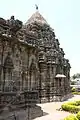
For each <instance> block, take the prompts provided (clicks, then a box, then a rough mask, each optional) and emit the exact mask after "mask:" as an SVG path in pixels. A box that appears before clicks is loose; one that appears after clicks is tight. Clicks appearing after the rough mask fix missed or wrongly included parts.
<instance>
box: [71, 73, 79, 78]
mask: <svg viewBox="0 0 80 120" xmlns="http://www.w3.org/2000/svg"><path fill="white" fill-rule="evenodd" d="M76 78H80V73H76V74H74V75H73V76H72V79H76Z"/></svg>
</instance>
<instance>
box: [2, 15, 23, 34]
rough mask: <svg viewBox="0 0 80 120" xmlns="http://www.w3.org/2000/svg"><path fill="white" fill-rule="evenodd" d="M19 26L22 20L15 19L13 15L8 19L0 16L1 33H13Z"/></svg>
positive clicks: (20, 26)
mask: <svg viewBox="0 0 80 120" xmlns="http://www.w3.org/2000/svg"><path fill="white" fill-rule="evenodd" d="M21 28H22V22H21V21H20V20H15V19H14V16H11V18H10V20H5V19H3V18H0V30H2V31H1V33H4V34H6V33H8V34H10V33H11V34H12V33H14V35H15V33H16V32H17V31H18V30H19V29H21Z"/></svg>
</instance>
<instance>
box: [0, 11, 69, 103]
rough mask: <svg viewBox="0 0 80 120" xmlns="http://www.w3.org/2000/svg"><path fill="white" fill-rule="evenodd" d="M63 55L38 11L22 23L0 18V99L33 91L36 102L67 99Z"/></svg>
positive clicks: (67, 61) (66, 60)
mask: <svg viewBox="0 0 80 120" xmlns="http://www.w3.org/2000/svg"><path fill="white" fill-rule="evenodd" d="M64 55H65V53H64V51H63V48H60V43H59V40H58V39H57V38H56V36H55V33H54V29H52V28H51V27H50V25H49V24H48V23H47V21H46V20H45V19H44V17H43V16H42V15H41V14H40V13H39V11H38V10H37V11H36V12H35V13H34V14H33V15H32V16H31V17H30V18H29V19H28V20H27V22H26V23H25V24H23V23H22V22H21V21H20V20H17V19H15V18H14V16H11V18H10V19H9V20H5V19H3V18H0V102H3V101H4V100H5V101H8V99H9V100H10V99H11V98H12V97H15V96H18V95H20V94H24V93H25V94H27V93H31V94H30V95H31V96H32V95H33V94H35V93H37V94H35V99H36V95H37V97H38V98H37V99H38V103H43V102H52V101H63V100H65V99H67V98H69V97H70V63H69V60H68V59H66V58H65V57H64ZM10 96H11V98H10ZM21 96H22V95H21ZM21 96H19V97H21ZM22 99H23V97H22V98H20V99H19V100H22ZM32 99H34V95H33V96H32Z"/></svg>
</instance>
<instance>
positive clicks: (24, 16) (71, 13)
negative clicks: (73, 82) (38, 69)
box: [0, 0, 80, 75]
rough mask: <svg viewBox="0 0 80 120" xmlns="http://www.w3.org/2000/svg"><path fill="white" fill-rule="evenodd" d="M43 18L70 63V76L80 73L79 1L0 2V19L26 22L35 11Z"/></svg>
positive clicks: (9, 0) (31, 0)
mask: <svg viewBox="0 0 80 120" xmlns="http://www.w3.org/2000/svg"><path fill="white" fill-rule="evenodd" d="M35 4H37V5H38V6H39V12H40V13H41V14H42V15H43V16H44V18H45V19H46V20H47V22H48V23H49V24H50V26H51V27H52V28H53V29H54V30H55V34H56V36H57V38H58V39H59V41H60V47H62V48H63V49H64V51H65V53H66V55H65V57H66V58H68V59H69V60H70V63H71V67H72V68H71V75H73V74H74V73H77V72H78V73H79V72H80V56H79V53H80V0H0V17H3V18H5V19H9V18H10V16H11V15H14V16H15V18H16V19H20V20H22V21H23V22H26V21H27V20H28V18H29V17H30V16H31V15H32V14H33V13H34V12H35V11H36V10H35Z"/></svg>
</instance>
